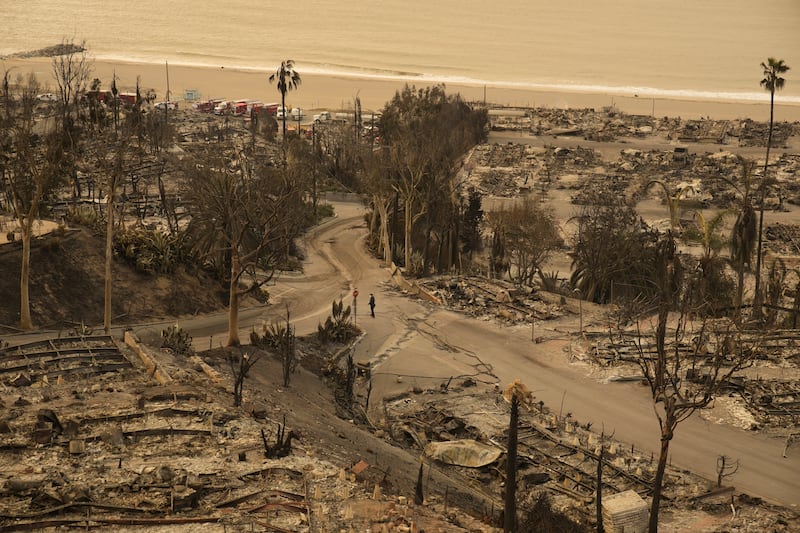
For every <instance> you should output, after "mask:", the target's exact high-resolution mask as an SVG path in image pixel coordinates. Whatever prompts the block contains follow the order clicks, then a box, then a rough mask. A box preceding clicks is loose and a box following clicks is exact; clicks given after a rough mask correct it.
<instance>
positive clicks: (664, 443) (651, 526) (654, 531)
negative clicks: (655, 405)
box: [647, 430, 672, 533]
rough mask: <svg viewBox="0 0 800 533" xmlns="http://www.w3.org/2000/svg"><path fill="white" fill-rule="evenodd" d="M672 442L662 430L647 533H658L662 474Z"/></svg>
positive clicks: (669, 435) (667, 432) (670, 436)
mask: <svg viewBox="0 0 800 533" xmlns="http://www.w3.org/2000/svg"><path fill="white" fill-rule="evenodd" d="M671 440H672V433H671V432H669V431H666V430H662V434H661V452H660V454H659V456H658V468H657V469H656V477H655V479H654V480H653V501H652V503H651V504H650V521H649V522H648V525H647V530H648V531H649V533H658V507H659V505H660V503H661V491H662V486H663V483H664V472H665V471H666V469H667V457H668V456H669V443H670V441H671Z"/></svg>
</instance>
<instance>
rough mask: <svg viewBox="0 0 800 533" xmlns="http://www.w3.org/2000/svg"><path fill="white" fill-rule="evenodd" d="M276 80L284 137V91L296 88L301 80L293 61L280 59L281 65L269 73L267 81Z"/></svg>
mask: <svg viewBox="0 0 800 533" xmlns="http://www.w3.org/2000/svg"><path fill="white" fill-rule="evenodd" d="M275 80H278V91H279V92H280V93H281V109H283V138H284V139H285V138H286V93H287V92H289V91H291V90H292V89H297V86H298V85H300V82H301V81H302V80H301V79H300V74H298V73H297V71H296V70H295V69H294V61H293V60H291V59H286V60H284V61H281V66H280V67H278V70H277V71H275V74H271V75H270V77H269V82H270V83H272V82H274V81H275Z"/></svg>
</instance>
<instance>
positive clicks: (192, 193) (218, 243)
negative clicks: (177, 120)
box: [184, 150, 303, 346]
mask: <svg viewBox="0 0 800 533" xmlns="http://www.w3.org/2000/svg"><path fill="white" fill-rule="evenodd" d="M186 176H187V181H186V187H185V191H184V198H185V199H186V201H187V205H188V209H189V212H190V216H191V219H190V222H189V224H188V227H187V233H188V235H190V236H191V238H192V239H193V242H194V246H195V251H196V252H197V253H199V254H200V256H201V257H202V258H204V259H205V260H206V261H208V262H216V263H218V264H221V265H223V266H224V268H226V269H227V276H226V277H227V281H228V286H229V297H228V304H229V309H228V341H227V344H228V346H238V345H240V344H241V341H240V339H239V301H240V298H241V297H242V296H243V295H245V294H247V293H252V292H255V291H259V290H260V288H261V286H262V285H263V284H264V283H266V282H268V281H269V280H270V279H271V278H272V275H273V274H274V272H275V269H276V268H277V267H278V266H279V264H280V263H281V261H284V260H285V259H286V256H287V253H288V250H289V249H290V245H291V241H292V240H293V239H294V237H296V236H297V235H298V234H299V232H300V231H301V229H302V227H303V220H302V217H303V206H302V198H303V191H302V190H301V189H300V188H299V187H298V186H297V184H296V183H294V182H293V181H292V180H291V176H289V174H288V173H287V172H286V170H285V168H284V169H276V168H274V167H260V166H258V165H257V164H255V163H254V158H252V157H250V156H248V154H246V153H244V151H242V150H239V151H236V153H235V155H234V156H233V165H231V162H230V161H229V160H226V158H224V157H223V156H222V155H219V154H212V153H205V154H202V155H201V156H198V157H197V158H196V159H195V160H193V161H190V162H188V164H187V168H186ZM246 278H249V283H247V284H245V283H244V282H245V279H246Z"/></svg>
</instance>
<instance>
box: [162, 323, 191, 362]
mask: <svg viewBox="0 0 800 533" xmlns="http://www.w3.org/2000/svg"><path fill="white" fill-rule="evenodd" d="M161 347H162V348H169V349H170V350H172V351H173V352H175V353H176V354H179V355H191V354H193V353H194V349H193V348H192V337H191V336H190V335H189V333H188V332H187V331H186V330H184V329H181V327H180V326H179V325H178V324H175V325H174V326H170V327H168V328H166V329H162V330H161Z"/></svg>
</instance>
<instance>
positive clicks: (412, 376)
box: [278, 205, 800, 508]
mask: <svg viewBox="0 0 800 533" xmlns="http://www.w3.org/2000/svg"><path fill="white" fill-rule="evenodd" d="M336 209H337V212H338V213H339V214H340V217H341V220H340V221H339V222H337V223H336V224H335V225H331V226H330V227H329V228H330V229H325V228H323V230H322V231H321V232H320V234H318V235H317V236H316V237H315V239H316V241H315V242H317V243H322V244H324V246H323V250H322V251H321V253H319V254H312V255H311V256H310V258H311V263H314V262H315V261H318V260H322V261H323V262H326V263H325V265H316V266H313V268H309V273H311V272H326V273H329V272H331V269H333V270H337V269H338V272H339V274H338V278H337V279H338V280H339V281H337V282H332V286H333V287H336V288H337V289H338V290H344V288H345V286H347V289H352V288H353V287H358V288H359V292H360V302H361V304H362V308H361V309H362V311H361V312H360V313H359V317H358V322H359V325H360V326H361V327H362V328H363V329H364V330H365V332H366V336H365V337H364V339H363V341H362V342H361V343H360V344H359V345H358V347H357V350H356V358H357V359H358V360H360V361H372V362H373V364H374V365H375V367H374V373H373V376H374V380H373V391H372V394H373V399H377V397H378V396H381V395H389V394H392V393H394V392H398V391H400V390H406V389H408V387H409V386H411V385H413V384H415V383H416V384H419V385H422V386H429V385H434V386H435V385H438V384H439V383H442V382H443V381H446V380H447V379H449V378H450V377H451V376H467V375H469V376H473V377H474V378H475V379H477V380H480V381H483V382H487V383H498V384H500V385H501V386H502V385H505V384H507V383H510V382H511V381H512V380H514V379H517V378H519V379H521V380H522V381H523V382H524V383H526V384H527V385H528V387H529V388H531V389H532V390H534V391H535V395H536V397H537V398H538V399H540V400H543V401H545V402H546V404H547V405H548V406H550V408H551V409H554V410H563V412H564V413H567V412H571V413H572V414H573V416H574V417H575V418H576V419H577V420H580V421H581V422H582V423H586V422H592V427H594V428H596V429H600V428H603V430H604V431H605V433H606V434H609V433H611V432H614V434H615V438H617V439H619V440H621V441H623V442H628V443H631V444H633V445H634V446H635V447H636V448H637V449H640V450H646V452H645V453H648V452H649V451H657V450H658V449H659V441H658V438H659V430H658V423H657V421H656V418H655V415H654V413H653V407H652V404H651V402H650V400H649V396H648V392H647V390H646V389H645V388H644V387H641V386H639V385H635V384H632V383H608V384H604V383H600V382H598V381H596V380H594V379H592V378H589V377H587V376H586V370H587V369H586V368H585V367H583V366H579V365H566V364H564V359H565V358H566V351H567V350H566V348H567V346H568V342H569V341H568V338H567V333H566V332H565V331H564V330H560V331H555V330H552V329H550V328H549V327H548V326H547V324H546V323H544V324H541V325H539V326H537V328H538V329H537V336H539V335H542V336H544V337H545V338H547V339H548V340H547V341H546V342H544V343H541V344H533V343H532V342H531V341H530V329H529V328H527V327H521V328H518V329H500V328H498V326H497V325H496V324H495V323H493V322H486V321H480V320H474V319H469V318H466V317H464V316H463V315H460V314H458V313H453V312H450V311H447V310H445V309H441V308H437V307H435V306H432V305H429V304H426V303H422V302H419V301H417V300H413V299H409V298H407V297H406V296H404V295H402V294H400V293H399V292H398V291H397V290H396V289H395V288H394V287H393V286H392V284H391V283H390V281H389V272H388V270H387V269H386V268H384V267H382V266H381V265H380V264H379V263H378V262H377V261H375V260H374V259H373V258H371V257H370V256H368V255H367V254H366V253H365V251H364V246H363V240H364V237H365V235H366V227H365V225H364V222H363V217H362V215H361V213H360V209H357V210H355V213H354V212H353V206H352V205H351V206H350V207H346V206H345V205H337V206H336ZM342 230H345V231H342ZM278 285H279V286H280V285H281V283H280V282H279V283H278ZM295 289H296V290H297V296H300V295H301V294H306V293H305V291H303V289H302V288H301V287H300V284H299V283H297V284H295ZM334 292H335V291H334ZM348 292H349V291H348ZM369 292H374V293H375V296H376V299H377V306H376V313H375V314H376V317H375V318H371V317H369V315H368V313H366V305H363V304H366V298H365V296H366V295H368V294H369ZM302 298H309V299H313V295H306V296H302ZM306 305H308V306H309V307H310V308H311V309H324V315H325V316H327V312H328V311H327V309H328V306H329V302H325V301H322V302H319V304H318V305H310V304H308V303H307V304H306ZM311 317H312V315H309V320H311ZM322 319H324V317H323V316H322V315H320V317H319V320H322ZM307 323H308V324H310V323H311V322H309V321H308V320H307ZM313 324H316V321H313ZM577 326H578V325H577V316H576V317H575V324H574V328H573V329H574V330H577ZM561 327H563V326H561ZM300 329H301V328H298V330H300ZM398 378H400V381H401V382H400V383H398ZM375 403H378V402H373V405H374V404H375ZM783 446H784V443H783V441H782V440H777V439H770V438H767V437H764V436H761V435H758V434H754V433H752V432H747V431H744V430H739V429H736V428H730V427H725V426H719V425H715V424H711V423H709V422H707V421H705V420H703V419H701V418H700V417H699V416H694V417H692V418H690V419H689V420H687V421H685V422H683V423H682V424H681V425H680V426H679V427H678V429H677V432H676V437H675V440H674V441H673V443H672V446H671V451H672V454H671V455H672V459H671V460H672V464H673V465H676V466H679V467H682V468H686V469H689V470H692V471H695V472H698V473H700V474H702V475H704V476H706V477H708V478H710V479H715V478H716V460H717V457H718V456H720V455H723V454H724V455H726V456H728V457H731V458H734V459H738V460H739V461H740V463H741V467H740V469H739V472H738V473H737V474H736V475H735V476H734V477H733V478H732V479H731V483H733V484H735V486H736V488H737V489H738V490H740V491H742V492H746V493H748V494H750V495H753V496H759V497H762V498H764V499H766V500H769V501H772V502H775V503H779V504H782V505H787V506H791V507H794V508H797V506H798V504H800V451H798V450H797V449H796V448H795V449H790V450H789V454H788V455H789V457H788V458H783Z"/></svg>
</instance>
